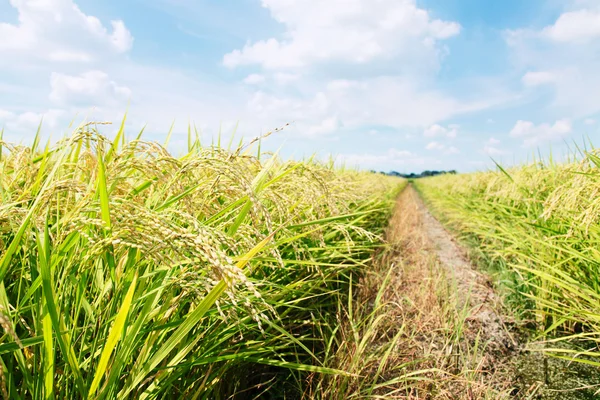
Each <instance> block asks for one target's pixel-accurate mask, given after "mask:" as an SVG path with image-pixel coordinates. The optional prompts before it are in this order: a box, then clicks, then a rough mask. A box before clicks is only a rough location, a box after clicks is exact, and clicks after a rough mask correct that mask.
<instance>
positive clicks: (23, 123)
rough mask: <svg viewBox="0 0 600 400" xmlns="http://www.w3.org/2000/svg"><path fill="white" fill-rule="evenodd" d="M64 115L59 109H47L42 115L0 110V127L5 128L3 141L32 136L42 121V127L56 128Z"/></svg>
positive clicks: (30, 112)
mask: <svg viewBox="0 0 600 400" xmlns="http://www.w3.org/2000/svg"><path fill="white" fill-rule="evenodd" d="M64 115H65V111H64V110H60V109H49V110H46V111H45V112H43V113H37V112H33V111H26V112H22V113H15V112H12V111H9V110H2V109H0V127H6V131H7V132H6V133H7V137H5V140H8V141H12V140H13V138H14V139H15V140H16V139H18V140H21V139H22V138H23V137H24V136H33V135H34V134H35V131H36V129H37V127H38V126H39V124H40V122H42V120H43V126H44V127H46V128H51V129H54V128H56V127H57V126H58V124H59V122H60V121H61V118H62V117H64ZM8 135H12V137H8Z"/></svg>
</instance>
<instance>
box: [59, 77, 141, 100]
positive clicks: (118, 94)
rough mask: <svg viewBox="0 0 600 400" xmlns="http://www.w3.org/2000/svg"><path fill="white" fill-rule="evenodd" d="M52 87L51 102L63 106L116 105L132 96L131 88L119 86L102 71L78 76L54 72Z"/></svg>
mask: <svg viewBox="0 0 600 400" xmlns="http://www.w3.org/2000/svg"><path fill="white" fill-rule="evenodd" d="M50 87H51V89H52V91H51V92H50V100H52V101H53V102H56V103H62V104H83V105H88V104H89V105H102V104H111V103H113V104H114V103H118V102H122V101H123V100H126V99H127V98H128V97H130V96H131V90H129V88H127V87H125V86H119V85H117V84H116V83H115V82H114V81H112V80H110V78H109V76H108V75H107V74H106V73H105V72H102V71H88V72H84V73H82V74H80V75H77V76H72V75H66V74H60V73H57V72H53V73H52V76H51V77H50Z"/></svg>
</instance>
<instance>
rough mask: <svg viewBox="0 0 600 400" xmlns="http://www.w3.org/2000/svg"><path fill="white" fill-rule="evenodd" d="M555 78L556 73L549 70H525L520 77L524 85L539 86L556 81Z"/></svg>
mask: <svg viewBox="0 0 600 400" xmlns="http://www.w3.org/2000/svg"><path fill="white" fill-rule="evenodd" d="M556 80H557V76H556V74H555V73H554V72H550V71H536V72H527V73H526V74H525V75H524V76H523V78H522V81H523V83H524V84H525V86H539V85H544V84H547V83H553V82H556Z"/></svg>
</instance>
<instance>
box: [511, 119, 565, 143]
mask: <svg viewBox="0 0 600 400" xmlns="http://www.w3.org/2000/svg"><path fill="white" fill-rule="evenodd" d="M571 131H572V127H571V121H570V120H568V119H561V120H558V121H556V122H555V123H554V124H552V125H551V124H548V123H544V124H540V125H535V124H534V123H533V122H531V121H523V120H519V121H517V123H516V124H515V126H514V127H513V129H512V130H511V131H510V136H512V137H514V138H520V139H523V144H524V145H525V146H534V145H537V144H540V143H542V142H545V141H551V140H555V139H558V138H561V137H563V136H566V135H568V134H570V133H571Z"/></svg>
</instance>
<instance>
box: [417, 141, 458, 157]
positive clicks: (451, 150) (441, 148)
mask: <svg viewBox="0 0 600 400" xmlns="http://www.w3.org/2000/svg"><path fill="white" fill-rule="evenodd" d="M425 149H426V150H435V151H438V152H443V153H444V154H458V153H460V150H458V148H456V147H454V146H447V145H445V144H443V143H440V142H436V141H433V142H429V143H427V145H426V146H425Z"/></svg>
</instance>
